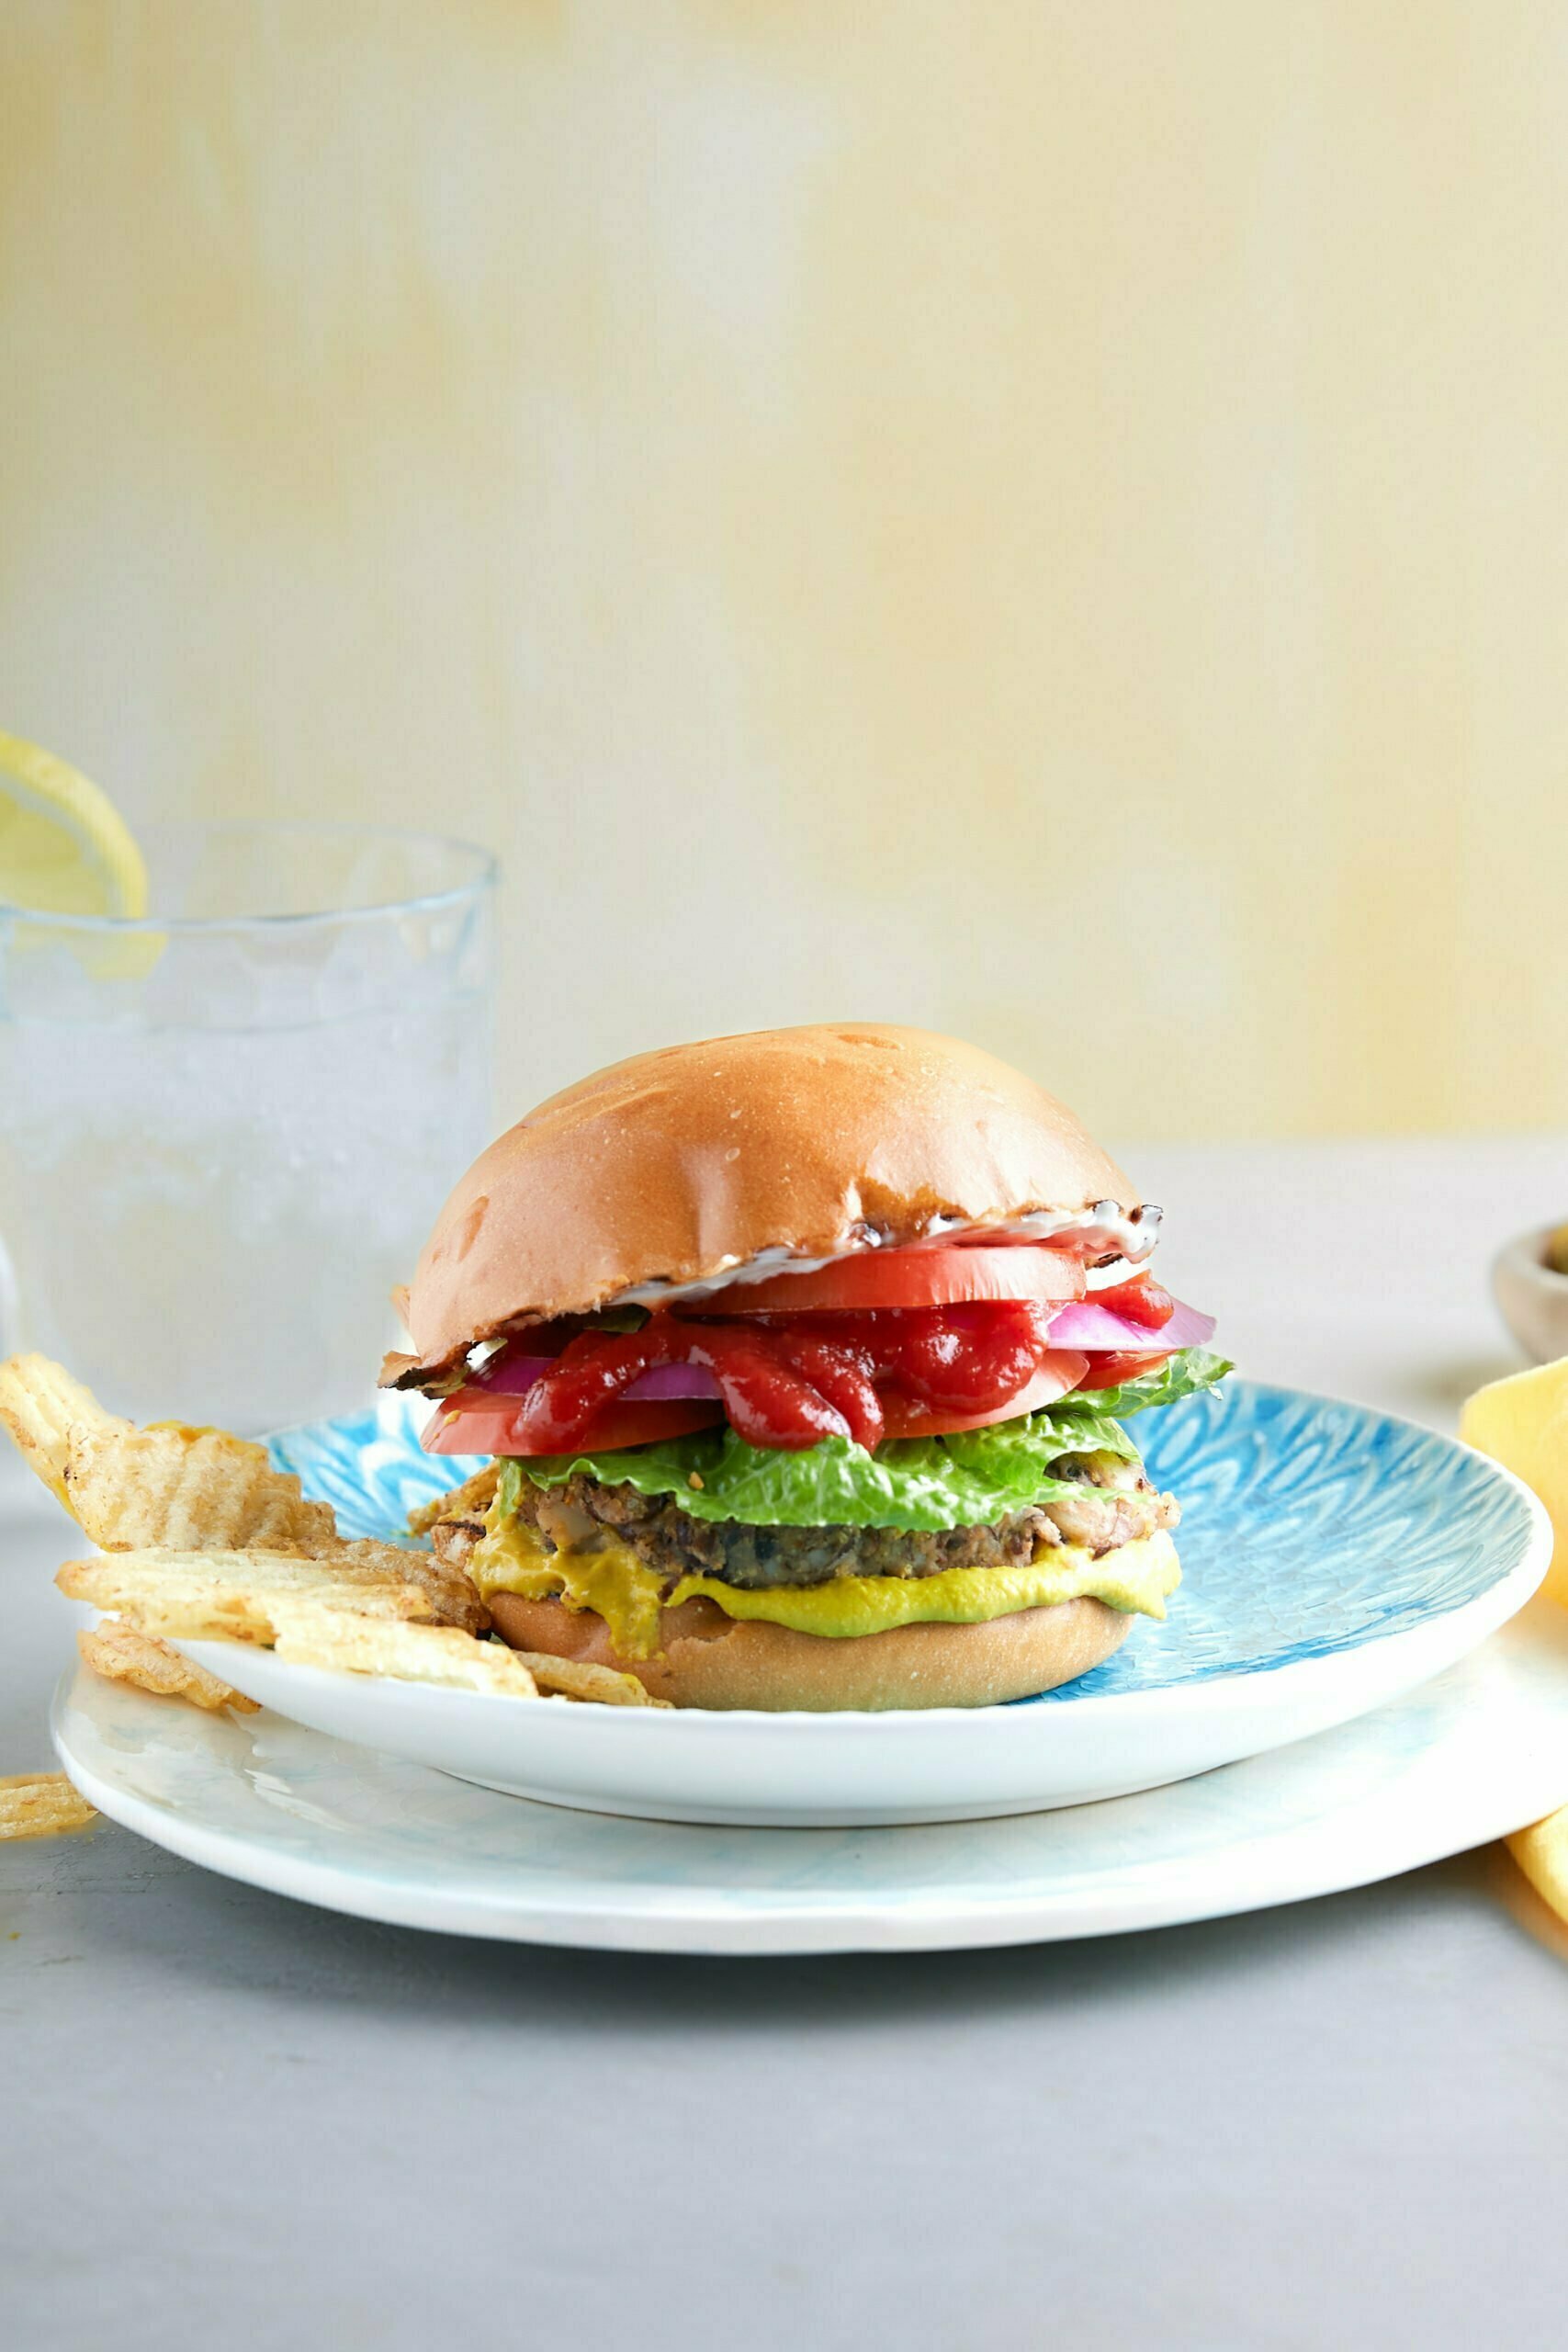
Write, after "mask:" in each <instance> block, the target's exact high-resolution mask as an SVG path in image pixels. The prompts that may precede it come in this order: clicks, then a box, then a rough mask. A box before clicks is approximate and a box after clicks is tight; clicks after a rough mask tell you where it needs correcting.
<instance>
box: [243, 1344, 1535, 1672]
mask: <svg viewBox="0 0 1568 2352" xmlns="http://www.w3.org/2000/svg"><path fill="white" fill-rule="evenodd" d="M428 1410H429V1408H428V1406H427V1405H426V1403H425V1401H424V1399H423V1398H410V1397H401V1396H396V1395H383V1396H381V1397H378V1399H377V1401H376V1403H375V1405H374V1406H373V1407H371V1408H369V1409H368V1410H367V1411H365V1412H363V1413H355V1414H349V1415H345V1416H344V1417H343V1418H341V1419H337V1420H331V1421H317V1422H312V1423H309V1424H307V1425H305V1426H303V1427H301V1428H299V1429H292V1430H283V1431H281V1432H280V1433H279V1434H278V1435H277V1436H276V1437H275V1438H273V1439H272V1440H270V1442H269V1450H270V1452H271V1454H272V1458H273V1460H274V1462H275V1463H276V1464H277V1466H278V1468H280V1469H285V1470H297V1471H298V1472H299V1476H300V1480H301V1482H302V1484H303V1486H304V1488H305V1492H306V1493H307V1494H308V1495H313V1496H316V1497H319V1498H321V1500H322V1501H325V1502H330V1503H331V1504H332V1506H333V1510H335V1511H336V1513H337V1517H338V1524H339V1526H340V1528H341V1529H342V1531H343V1532H344V1534H345V1535H375V1536H379V1537H381V1538H383V1539H388V1538H390V1539H393V1540H396V1539H398V1538H399V1537H400V1536H401V1535H402V1534H403V1532H404V1530H405V1528H406V1524H407V1520H408V1514H409V1512H410V1510H412V1509H413V1508H414V1507H415V1506H416V1505H418V1504H420V1503H423V1502H429V1501H431V1500H432V1499H433V1498H434V1497H435V1496H437V1495H440V1494H444V1493H446V1491H447V1489H448V1488H449V1487H453V1486H456V1485H457V1483H458V1481H459V1480H460V1479H463V1478H466V1477H468V1476H469V1475H470V1473H471V1472H473V1471H475V1470H477V1469H479V1468H480V1467H481V1466H482V1465H481V1460H480V1458H479V1457H474V1458H468V1457H462V1456H456V1455H450V1454H448V1455H443V1456H435V1455H432V1454H428V1453H423V1452H422V1451H421V1448H420V1443H419V1431H420V1430H421V1428H422V1427H423V1422H424V1419H425V1417H426V1414H427V1412H428ZM1133 1427H1134V1433H1135V1435H1136V1437H1137V1439H1138V1442H1139V1443H1140V1444H1141V1445H1142V1446H1143V1447H1144V1448H1145V1460H1146V1462H1147V1464H1148V1470H1149V1476H1151V1478H1153V1479H1154V1480H1155V1481H1156V1484H1158V1485H1159V1486H1161V1487H1168V1488H1170V1489H1172V1490H1173V1491H1174V1492H1175V1493H1176V1495H1177V1496H1178V1497H1179V1499H1180V1502H1181V1507H1182V1524H1181V1529H1180V1532H1179V1538H1178V1541H1179V1547H1180V1552H1181V1564H1182V1570H1183V1579H1182V1584H1181V1588H1180V1589H1179V1592H1177V1593H1176V1594H1175V1595H1174V1596H1173V1598H1172V1600H1171V1601H1170V1603H1169V1604H1168V1605H1169V1610H1170V1614H1169V1615H1168V1618H1167V1619H1166V1621H1165V1623H1163V1624H1156V1623H1154V1622H1153V1621H1152V1620H1150V1619H1148V1618H1140V1619H1138V1620H1137V1622H1136V1623H1135V1624H1134V1628H1133V1632H1132V1635H1131V1637H1130V1638H1129V1640H1128V1641H1126V1642H1125V1643H1124V1644H1123V1645H1122V1648H1121V1649H1120V1650H1119V1651H1118V1652H1117V1654H1116V1656H1115V1657H1113V1658H1110V1659H1108V1660H1107V1661H1106V1663H1105V1665H1103V1666H1100V1667H1097V1668H1095V1669H1094V1671H1093V1673H1092V1674H1086V1675H1085V1676H1083V1677H1082V1679H1080V1680H1079V1681H1077V1682H1074V1683H1071V1684H1069V1685H1068V1686H1067V1687H1066V1689H1065V1690H1062V1691H1047V1692H1045V1693H1044V1694H1043V1697H1041V1698H1039V1699H1025V1700H1020V1701H1019V1702H1017V1703H1018V1704H1019V1705H1021V1706H1061V1705H1066V1704H1070V1703H1071V1702H1072V1701H1073V1700H1074V1699H1077V1698H1084V1697H1089V1696H1091V1695H1094V1694H1096V1693H1100V1692H1109V1691H1157V1690H1166V1689H1169V1688H1172V1687H1173V1686H1175V1685H1177V1684H1179V1683H1184V1682H1195V1681H1200V1680H1203V1679H1208V1678H1211V1677H1213V1676H1215V1675H1222V1674H1247V1673H1257V1672H1259V1671H1262V1670H1264V1669H1266V1668H1271V1667H1278V1666H1283V1665H1286V1664H1288V1663H1289V1662H1290V1661H1291V1660H1292V1659H1295V1658H1303V1657H1327V1656H1329V1655H1332V1654H1333V1653H1335V1652H1337V1651H1342V1650H1349V1649H1355V1648H1358V1647H1359V1645H1361V1644H1362V1643H1364V1642H1368V1641H1372V1640H1375V1639H1377V1638H1379V1637H1380V1636H1381V1635H1382V1634H1389V1633H1393V1632H1396V1631H1399V1630H1402V1629H1403V1628H1404V1627H1407V1626H1411V1625H1416V1624H1419V1623H1424V1622H1425V1621H1427V1620H1428V1619H1430V1618H1433V1617H1438V1616H1443V1615H1446V1614H1447V1612H1448V1611H1450V1610H1453V1609H1457V1608H1459V1607H1461V1604H1462V1603H1464V1602H1465V1601H1467V1600H1475V1599H1476V1598H1477V1597H1478V1596H1479V1595H1480V1594H1481V1593H1483V1592H1485V1591H1487V1590H1489V1589H1490V1588H1491V1587H1492V1586H1493V1585H1495V1583H1497V1582H1498V1581H1499V1579H1500V1578H1501V1577H1503V1576H1505V1575H1506V1574H1507V1573H1508V1572H1509V1570H1510V1569H1511V1568H1512V1567H1513V1566H1516V1565H1517V1562H1518V1560H1519V1559H1520V1557H1521V1556H1522V1555H1523V1553H1524V1551H1525V1550H1526V1548H1527V1547H1528V1545H1529V1540H1530V1532H1531V1527H1530V1515H1529V1504H1528V1503H1527V1501H1526V1499H1525V1498H1524V1497H1523V1496H1522V1495H1520V1494H1519V1493H1518V1492H1517V1490H1516V1489H1515V1488H1513V1487H1509V1486H1506V1485H1505V1484H1504V1483H1503V1482H1502V1481H1501V1480H1499V1479H1498V1477H1497V1476H1496V1473H1495V1469H1494V1468H1493V1465H1492V1464H1489V1463H1483V1462H1481V1461H1478V1460H1477V1459H1476V1458H1475V1457H1474V1456H1473V1455H1472V1454H1470V1453H1467V1452H1466V1451H1465V1450H1464V1449H1463V1448H1462V1447H1461V1446H1458V1445H1456V1444H1455V1443H1454V1442H1452V1441H1451V1440H1450V1439H1448V1438H1444V1437H1439V1436H1438V1435H1437V1434H1436V1433H1435V1432H1433V1431H1432V1430H1422V1429H1417V1428H1416V1427H1414V1426H1413V1425H1412V1424H1411V1423H1409V1422H1407V1421H1400V1420H1395V1419H1393V1417H1392V1416H1390V1415H1388V1414H1383V1413H1376V1412H1372V1411H1370V1410H1369V1409H1368V1408H1365V1407H1364V1406H1359V1405H1351V1404H1346V1403H1343V1402H1341V1401H1339V1400H1338V1399H1336V1398H1332V1397H1310V1396H1306V1395H1304V1394H1303V1392H1302V1391H1301V1390H1299V1389H1293V1388H1269V1387H1263V1386H1260V1385H1257V1384H1255V1383H1254V1382H1251V1381H1247V1380H1236V1379H1234V1378H1233V1379H1231V1380H1228V1381H1227V1382H1226V1383H1225V1385H1224V1387H1223V1388H1221V1389H1218V1390H1216V1391H1213V1392H1212V1393H1211V1394H1209V1395H1208V1396H1204V1397H1190V1398H1188V1399H1187V1400H1186V1401H1185V1402H1184V1403H1182V1404H1179V1405H1168V1406H1165V1407H1163V1408H1159V1409H1158V1410H1156V1411H1151V1412H1148V1413H1145V1414H1140V1415H1139V1416H1138V1417H1137V1419H1136V1420H1135V1421H1134V1424H1133Z"/></svg>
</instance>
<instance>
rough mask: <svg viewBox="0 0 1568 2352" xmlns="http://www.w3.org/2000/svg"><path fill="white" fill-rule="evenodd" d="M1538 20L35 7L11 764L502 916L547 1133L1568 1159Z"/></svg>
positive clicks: (1563, 260) (14, 62)
mask: <svg viewBox="0 0 1568 2352" xmlns="http://www.w3.org/2000/svg"><path fill="white" fill-rule="evenodd" d="M1565 125H1568V23H1565V20H1564V17H1563V13H1562V7H1561V6H1560V5H1556V0H1470V5H1442V0H1424V5H1423V6H1419V7H1413V6H1410V5H1409V0H1319V5H1305V0H1302V4H1301V5H1295V4H1293V0H1266V5H1259V0H1232V4H1229V5H1227V4H1226V0H1210V5H1181V0H1177V4H1176V5H1169V0H1098V5H1086V0H1073V4H1071V5H1069V0H984V4H983V5H975V0H868V5H863V6H849V5H846V4H845V0H751V4H750V5H746V0H710V4H709V5H703V0H600V5H583V6H571V5H559V6H544V5H536V6H530V5H525V0H510V5H508V4H507V0H502V4H501V5H495V6H479V5H477V0H440V4H439V5H438V4H437V0H400V5H398V6H387V5H384V0H378V5H364V6H361V5H350V0H285V5H271V6H262V5H259V0H148V5H141V6H138V5H132V4H131V0H32V4H31V5H28V0H7V5H6V7H5V8H4V10H3V12H0V350H3V353H4V362H5V365H4V388H3V390H0V706H3V710H0V724H4V725H6V726H10V727H13V728H15V729H19V730H21V731H23V732H26V733H28V734H32V735H34V736H37V737H40V738H42V739H43V740H45V741H49V742H50V743H51V744H52V745H54V746H55V747H56V748H57V749H59V750H61V751H62V752H65V753H66V754H67V755H68V756H70V757H72V758H74V759H75V760H77V761H78V762H79V763H81V764H82V765H84V766H85V767H86V768H87V769H88V770H89V772H91V773H93V774H95V775H98V776H99V777H100V778H101V779H102V780H103V781H104V782H105V783H107V784H108V785H109V786H111V788H113V789H116V790H117V791H118V793H119V795H120V797H122V798H123V800H124V802H125V804H126V805H127V807H128V808H129V809H130V810H131V811H132V812H133V813H134V814H137V815H140V816H142V817H146V816H150V815H152V814H154V813H158V814H182V813H196V812H198V811H205V810H216V809H220V808H221V809H231V810H234V811H236V812H242V811H243V812H245V813H252V814H269V813H285V812H287V813H290V814H305V813H321V814H331V815H339V816H359V815H364V816H381V817H384V818H387V819H395V820H411V821H418V820H424V819H429V820H434V821H436V822H438V823H439V824H440V825H442V826H443V827H445V828H446V829H449V830H455V831H468V832H471V833H474V834H477V835H479V836H480V837H482V838H487V839H490V840H491V841H492V842H494V843H495V845H496V846H497V847H498V848H500V849H501V850H502V853H503V855H504V856H505V858H506V860H507V864H508V867H509V874H510V884H509V890H510V899H509V910H510V919H509V965H508V974H507V984H506V994H505V1002H504V1007H503V1021H502V1050H503V1085H502V1100H503V1103H506V1104H507V1105H508V1106H510V1107H520V1104H521V1101H522V1099H523V1098H525V1097H530V1096H532V1094H533V1093H535V1092H536V1091H541V1090H542V1089H543V1088H545V1087H546V1086H547V1085H551V1084H554V1083H555V1082H557V1081H558V1080H562V1079H565V1078H567V1077H570V1075H572V1074H574V1073H575V1072H576V1070H577V1069H579V1068H580V1067H581V1066H583V1065H585V1064H588V1063H591V1062H594V1061H598V1060H603V1059H605V1058H607V1057H610V1056H612V1055H614V1054H616V1053H619V1052H623V1051H626V1050H630V1049H632V1048H634V1047H637V1046H642V1045H645V1044H651V1043H655V1042H659V1041H660V1040H662V1039H663V1038H665V1037H667V1036H672V1035H691V1034H694V1033H700V1032H702V1031H704V1030H706V1029H712V1028H722V1027H741V1026H750V1025H753V1024H757V1023H766V1022H771V1021H775V1020H784V1019H793V1018H801V1017H811V1016H815V1015H824V1016H827V1015H836V1014H838V1015H841V1014H846V1013H852V1014H856V1015H861V1016H868V1015H869V1016H874V1017H881V1018H903V1019H909V1020H916V1021H921V1022H926V1023H931V1024H934V1025H940V1026H947V1027H951V1028H953V1029H957V1030H960V1031H964V1032H968V1033H971V1034H973V1035H976V1036H977V1037H979V1038H982V1039H984V1040H985V1041H987V1042H988V1043H990V1044H991V1045H993V1046H996V1047H997V1048H998V1049H999V1050H1000V1051H1002V1052H1004V1053H1006V1054H1008V1055H1010V1056H1011V1057H1015V1058H1017V1059H1019V1060H1021V1061H1024V1062H1027V1063H1029V1064H1031V1065H1032V1067H1034V1068H1035V1069H1037V1070H1038V1072H1039V1074H1040V1075H1041V1076H1043V1077H1044V1078H1045V1079H1046V1080H1047V1081H1048V1082H1051V1083H1055V1085H1057V1086H1058V1087H1059V1089H1060V1090H1061V1091H1063V1092H1065V1093H1066V1094H1067V1095H1068V1096H1069V1097H1070V1098H1076V1099H1077V1102H1078V1103H1079V1106H1080V1107H1081V1108H1082V1109H1083V1110H1084V1112H1085V1113H1086V1114H1087V1115H1089V1117H1090V1118H1091V1119H1092V1120H1093V1121H1094V1123H1095V1124H1097V1125H1100V1127H1102V1128H1103V1129H1105V1130H1107V1131H1109V1132H1111V1133H1114V1134H1116V1135H1119V1136H1127V1137H1136V1136H1141V1135H1145V1136H1146V1135H1168V1136H1187V1135H1203V1134H1212V1133H1215V1132H1219V1133H1233V1134H1247V1135H1268V1134H1284V1133H1296V1132H1303V1131H1338V1130H1346V1129H1354V1128H1404V1127H1411V1126H1468V1125H1532V1124H1541V1123H1547V1122H1564V1121H1568V815H1565V811H1568V670H1565V662H1564V654H1565V651H1568V527H1565V519H1564V518H1565V511H1568V510H1565V506H1564V490H1565V487H1568V483H1565V476H1568V138H1565V136H1564V128H1565Z"/></svg>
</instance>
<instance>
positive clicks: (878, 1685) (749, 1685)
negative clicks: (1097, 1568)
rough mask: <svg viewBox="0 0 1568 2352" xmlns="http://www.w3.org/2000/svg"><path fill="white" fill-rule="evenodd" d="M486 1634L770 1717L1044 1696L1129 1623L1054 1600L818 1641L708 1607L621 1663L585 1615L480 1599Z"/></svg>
mask: <svg viewBox="0 0 1568 2352" xmlns="http://www.w3.org/2000/svg"><path fill="white" fill-rule="evenodd" d="M487 1605H488V1607H489V1609H490V1612H491V1617H492V1618H493V1620H494V1622H495V1626H496V1630H497V1632H498V1633H500V1634H502V1638H503V1639H504V1640H506V1641H508V1642H510V1643H511V1645H512V1646H513V1649H520V1650H542V1651H544V1652H545V1653H546V1654H547V1656H550V1657H573V1658H588V1659H591V1660H592V1662H593V1663H594V1664H595V1665H599V1666H613V1667H618V1668H620V1669H621V1671H622V1672H623V1673H626V1674H635V1675H636V1676H637V1679H638V1681H639V1682H642V1683H643V1684H645V1685H646V1686H647V1688H648V1690H649V1691H651V1692H652V1694H653V1696H654V1697H655V1698H656V1699H669V1700H671V1701H672V1702H674V1704H675V1705H676V1706H677V1707H711V1708H716V1709H728V1708H735V1707H756V1708H761V1709H763V1710H765V1711H766V1712H767V1713H771V1714H777V1713H792V1712H797V1711H805V1712H808V1713H815V1714H822V1713H829V1712H832V1711H840V1710H844V1709H850V1708H856V1709H872V1710H875V1711H878V1712H885V1711H886V1710H888V1709H893V1708H907V1707H992V1706H997V1705H999V1704H1000V1703H1001V1702H1002V1701H1003V1700H1006V1699H1023V1698H1028V1697H1029V1696H1030V1695H1031V1694H1032V1692H1034V1691H1054V1690H1055V1688H1056V1685H1057V1684H1058V1683H1060V1682H1071V1681H1073V1680H1074V1679H1076V1678H1077V1676H1078V1675H1080V1674H1087V1673H1088V1672H1089V1668H1090V1667H1094V1666H1099V1665H1100V1662H1101V1660H1102V1659H1105V1658H1108V1657H1110V1656H1111V1652H1112V1651H1113V1650H1115V1649H1118V1648H1120V1646H1121V1645H1122V1642H1124V1641H1125V1639H1126V1638H1127V1634H1128V1630H1129V1628H1130V1626H1131V1624H1132V1619H1131V1618H1130V1617H1128V1616H1125V1615H1123V1614H1122V1611H1119V1610H1115V1609H1111V1608H1108V1607H1107V1606H1106V1604H1105V1602H1104V1601H1103V1600H1058V1601H1056V1602H1055V1604H1054V1605H1053V1606H1052V1607H1050V1608H1046V1609H1020V1610H1016V1611H1013V1613H1012V1614H1011V1615H1010V1616H1007V1617H993V1618H991V1619H990V1620H989V1622H988V1623H985V1624H979V1625H944V1624H918V1625H899V1626H897V1627H895V1628H894V1629H893V1631H892V1632H890V1633H886V1634H855V1635H852V1636H844V1637H841V1638H837V1639H834V1638H829V1636H827V1635H825V1634H797V1633H796V1632H795V1630H794V1628H793V1627H791V1626H787V1625H770V1624H767V1623H764V1622H762V1621H761V1620H758V1619H749V1620H747V1621H745V1622H744V1623H741V1622H738V1621H736V1620H734V1619H731V1618H728V1617H727V1616H726V1615H725V1613H724V1611H722V1610H721V1609H719V1608H718V1607H717V1606H716V1604H715V1603H714V1602H713V1601H711V1600H688V1601H682V1604H681V1606H680V1608H679V1609H671V1610H668V1611H666V1612H665V1616H664V1620H663V1626H662V1637H663V1642H664V1647H663V1649H662V1651H661V1652H660V1655H659V1656H658V1657H650V1658H641V1659H633V1658H626V1657H621V1656H620V1655H619V1653H618V1652H617V1651H616V1650H615V1646H614V1645H613V1644H612V1642H611V1640H610V1629H609V1627H608V1626H607V1625H606V1624H605V1623H604V1619H603V1617H599V1616H595V1615H594V1613H593V1611H592V1610H587V1609H569V1608H568V1607H567V1606H566V1604H565V1602H564V1601H560V1600H524V1599H522V1597H521V1596H520V1595H519V1594H517V1593H514V1592H494V1593H491V1597H490V1600H489V1602H488V1604H487Z"/></svg>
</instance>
